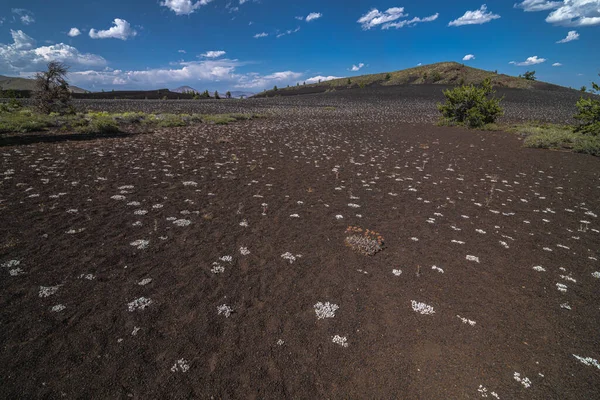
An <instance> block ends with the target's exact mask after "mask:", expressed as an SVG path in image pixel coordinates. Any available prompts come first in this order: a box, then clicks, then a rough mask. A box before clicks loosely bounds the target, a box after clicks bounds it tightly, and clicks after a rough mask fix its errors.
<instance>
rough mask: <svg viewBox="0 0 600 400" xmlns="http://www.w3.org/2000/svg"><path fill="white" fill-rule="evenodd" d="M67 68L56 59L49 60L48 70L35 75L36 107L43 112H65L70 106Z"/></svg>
mask: <svg viewBox="0 0 600 400" xmlns="http://www.w3.org/2000/svg"><path fill="white" fill-rule="evenodd" d="M68 70H69V68H68V67H67V66H66V65H65V64H63V63H60V62H58V61H50V62H49V63H48V70H47V71H45V72H38V73H37V74H36V76H35V85H36V91H35V95H34V98H35V101H36V105H37V108H38V110H39V111H40V112H42V113H44V114H50V113H51V112H57V113H61V114H64V113H67V112H70V111H71V110H72V108H71V104H70V101H71V92H69V84H68V83H67V80H66V76H67V72H68Z"/></svg>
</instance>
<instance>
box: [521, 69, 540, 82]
mask: <svg viewBox="0 0 600 400" xmlns="http://www.w3.org/2000/svg"><path fill="white" fill-rule="evenodd" d="M519 78H524V79H527V80H528V81H535V80H536V79H537V78H536V77H535V71H527V72H525V73H524V74H523V76H521V75H519Z"/></svg>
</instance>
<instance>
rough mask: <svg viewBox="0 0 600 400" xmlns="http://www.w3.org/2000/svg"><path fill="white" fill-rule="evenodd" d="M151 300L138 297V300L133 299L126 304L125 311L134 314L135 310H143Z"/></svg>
mask: <svg viewBox="0 0 600 400" xmlns="http://www.w3.org/2000/svg"><path fill="white" fill-rule="evenodd" d="M152 303H153V302H152V300H150V299H147V298H145V297H140V298H139V299H135V300H133V301H132V302H130V303H127V309H128V310H129V312H134V311H135V310H143V309H144V308H146V307H148V306H149V305H150V304H152Z"/></svg>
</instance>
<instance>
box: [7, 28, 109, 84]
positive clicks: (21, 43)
mask: <svg viewBox="0 0 600 400" xmlns="http://www.w3.org/2000/svg"><path fill="white" fill-rule="evenodd" d="M10 33H11V35H12V38H13V43H11V44H3V43H0V73H10V74H12V73H17V72H18V73H21V72H24V71H30V72H31V71H38V70H40V69H43V68H44V67H45V64H46V63H48V61H61V62H64V63H66V64H68V65H69V66H71V67H74V68H81V67H85V68H90V67H104V66H105V65H106V60H105V59H104V58H102V57H101V56H98V55H95V54H89V53H81V52H80V51H79V50H77V49H76V48H75V47H72V46H69V45H67V44H64V43H57V44H53V45H49V46H41V47H36V41H35V40H34V39H33V38H32V37H30V36H28V35H27V34H25V33H24V32H23V31H20V30H18V31H14V30H11V31H10Z"/></svg>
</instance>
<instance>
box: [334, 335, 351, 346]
mask: <svg viewBox="0 0 600 400" xmlns="http://www.w3.org/2000/svg"><path fill="white" fill-rule="evenodd" d="M331 341H332V342H333V343H336V344H339V345H340V346H342V347H348V339H347V338H346V336H340V335H335V336H334V337H333V338H332V339H331Z"/></svg>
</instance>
